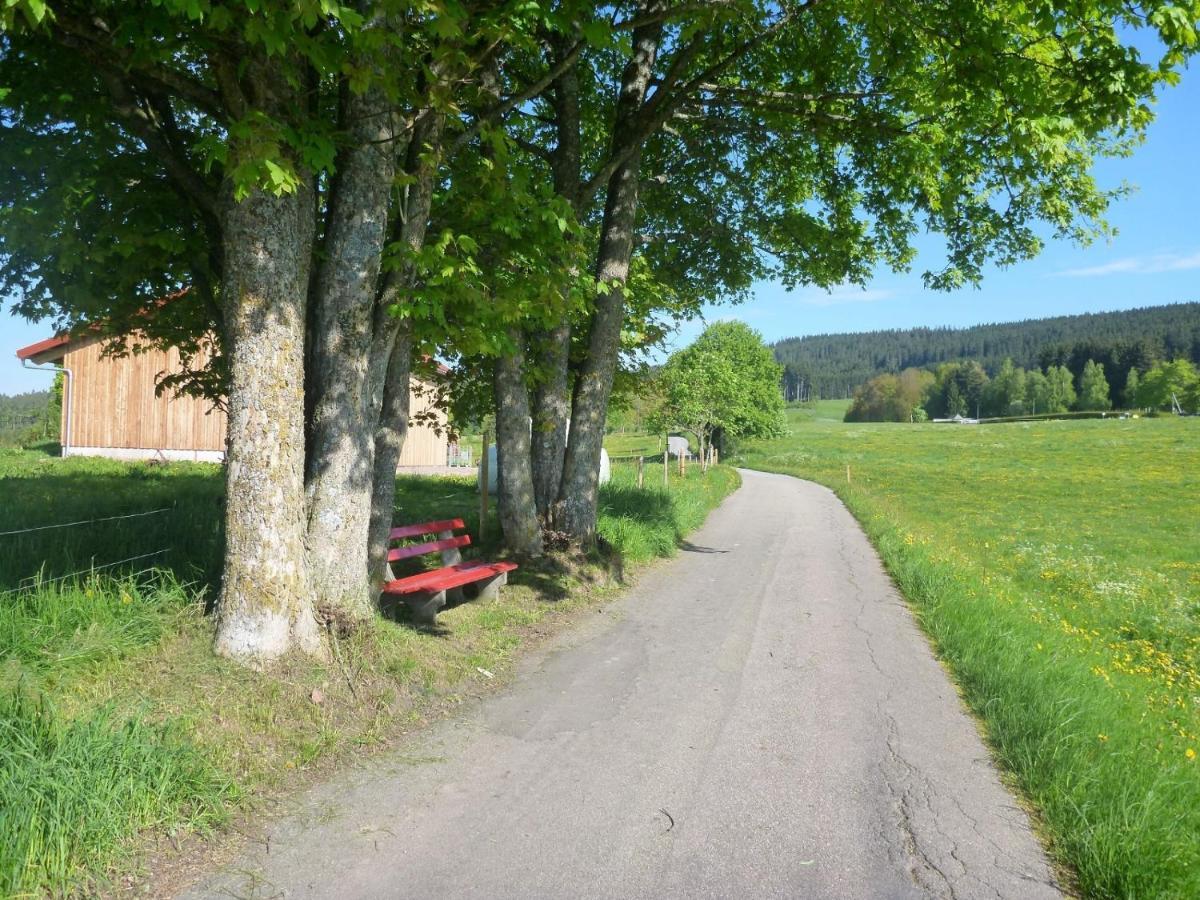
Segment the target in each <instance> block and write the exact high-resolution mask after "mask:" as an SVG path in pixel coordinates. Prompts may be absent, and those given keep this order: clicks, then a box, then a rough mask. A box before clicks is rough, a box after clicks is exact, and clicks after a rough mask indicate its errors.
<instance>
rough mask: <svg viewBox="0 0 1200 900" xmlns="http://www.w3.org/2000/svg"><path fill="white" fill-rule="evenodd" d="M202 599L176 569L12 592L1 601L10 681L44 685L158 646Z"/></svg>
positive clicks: (2, 655)
mask: <svg viewBox="0 0 1200 900" xmlns="http://www.w3.org/2000/svg"><path fill="white" fill-rule="evenodd" d="M195 602H196V601H195V599H194V598H193V595H192V594H191V593H190V592H189V590H188V588H187V586H186V585H183V584H181V583H180V582H179V581H178V580H176V579H175V578H174V576H173V575H171V573H169V572H159V573H152V574H150V575H146V576H142V577H140V578H134V577H123V578H107V577H102V576H93V577H89V578H86V579H84V580H82V581H76V580H74V579H72V580H70V581H58V582H52V583H49V584H46V585H34V586H33V587H31V588H30V589H28V590H23V591H17V592H13V593H10V594H8V595H6V596H4V597H3V598H0V659H3V660H4V661H5V662H4V668H3V669H2V670H0V671H2V672H3V674H4V678H3V681H5V682H8V683H9V684H11V683H12V682H13V681H14V680H16V679H17V678H26V679H29V678H33V679H35V680H36V681H38V682H39V684H40V682H41V679H43V678H62V677H64V676H66V675H68V674H77V673H78V672H79V671H80V670H83V669H86V667H88V666H93V665H99V664H103V663H105V662H108V661H111V660H114V659H119V658H121V657H123V656H125V655H127V654H130V653H133V652H136V651H137V650H140V649H142V648H144V647H147V646H150V645H152V644H154V643H156V642H157V641H158V640H159V639H160V638H161V637H162V636H163V635H164V634H166V633H168V632H169V631H171V630H173V627H174V626H175V625H177V624H178V621H179V617H180V615H181V613H182V612H183V611H185V610H187V609H188V607H189V606H194V605H195ZM3 686H4V685H3V682H0V687H3Z"/></svg>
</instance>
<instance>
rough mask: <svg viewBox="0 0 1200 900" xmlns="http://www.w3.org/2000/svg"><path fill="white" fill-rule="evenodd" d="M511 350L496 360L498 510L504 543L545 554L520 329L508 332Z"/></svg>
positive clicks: (526, 552) (524, 551)
mask: <svg viewBox="0 0 1200 900" xmlns="http://www.w3.org/2000/svg"><path fill="white" fill-rule="evenodd" d="M508 338H509V341H510V342H511V343H512V345H513V349H512V350H511V352H509V353H505V354H503V355H501V356H500V357H498V358H497V359H496V365H495V370H494V375H493V387H494V391H495V395H496V462H497V465H498V469H499V471H498V472H497V473H496V474H497V479H498V485H499V497H498V503H497V510H498V512H499V514H500V527H501V529H502V530H503V532H504V543H505V544H506V545H507V546H508V547H509V548H510V549H511V550H513V551H515V552H517V553H520V554H522V555H524V556H541V554H542V529H541V526H540V524H539V523H538V517H537V506H536V504H535V503H534V488H533V466H532V463H531V455H530V422H529V387H528V385H527V384H526V383H525V347H524V345H523V343H522V335H521V331H520V330H519V329H517V328H512V329H509V333H508Z"/></svg>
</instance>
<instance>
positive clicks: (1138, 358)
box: [774, 303, 1200, 405]
mask: <svg viewBox="0 0 1200 900" xmlns="http://www.w3.org/2000/svg"><path fill="white" fill-rule="evenodd" d="M774 350H775V358H776V359H777V360H779V362H780V363H781V364H783V366H784V374H783V378H782V380H781V385H780V387H781V390H782V392H783V394H784V396H785V398H788V399H791V398H797V399H799V397H800V396H801V395H804V396H807V397H808V398H809V399H814V398H816V397H831V398H833V397H850V396H852V395H853V392H854V389H855V388H856V387H858V386H859V385H862V384H864V383H865V382H867V381H868V380H869V379H871V378H873V377H874V376H876V375H880V374H883V373H885V372H893V373H895V372H902V371H904V370H905V369H908V368H915V369H927V370H929V371H933V370H934V369H936V368H937V367H938V366H939V365H941V364H943V363H947V362H961V361H964V360H968V359H970V360H975V361H976V362H977V363H979V365H980V366H981V367H982V368H983V369H984V371H985V372H986V373H987V374H988V375H990V376H993V377H994V376H995V375H996V374H997V373H998V372H999V371H1000V366H1001V364H1002V363H1003V362H1004V360H1005V359H1011V360H1012V361H1013V363H1014V364H1015V365H1016V366H1020V367H1023V368H1025V369H1027V370H1028V369H1034V368H1038V369H1041V370H1043V371H1044V370H1046V369H1048V368H1050V367H1051V366H1065V367H1066V368H1067V369H1069V370H1070V371H1071V374H1072V377H1073V378H1074V379H1075V380H1076V381H1078V379H1079V378H1080V376H1081V375H1082V374H1083V368H1084V365H1085V364H1086V362H1087V361H1088V360H1089V359H1091V360H1094V361H1095V362H1097V363H1098V364H1099V365H1101V366H1102V367H1103V368H1104V373H1105V378H1106V379H1107V380H1108V383H1109V385H1110V386H1111V388H1115V390H1117V391H1118V392H1119V391H1120V389H1121V388H1122V387H1123V386H1124V384H1125V379H1126V378H1127V377H1128V375H1129V370H1130V369H1132V368H1137V369H1140V370H1141V371H1142V372H1145V371H1147V370H1149V369H1150V368H1151V367H1152V366H1153V365H1154V364H1155V363H1157V362H1159V361H1162V360H1173V359H1187V360H1190V361H1191V362H1192V363H1198V364H1200V303H1177V304H1171V305H1167V306H1151V307H1145V308H1142V309H1132V310H1124V311H1120V312H1106V313H1089V314H1086V315H1078V316H1058V317H1056V318H1052V319H1031V320H1026V321H1022V322H1009V323H1003V324H996V325H977V326H975V327H972V328H912V329H907V330H889V331H873V332H867V333H863V334H829V335H815V336H811V337H803V338H788V339H785V340H782V341H779V342H778V343H776V344H775V345H774ZM1111 388H1110V390H1111ZM1110 400H1112V401H1113V403H1114V405H1116V404H1118V403H1119V398H1118V397H1117V396H1114V395H1112V394H1111V393H1110Z"/></svg>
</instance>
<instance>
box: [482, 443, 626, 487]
mask: <svg viewBox="0 0 1200 900" xmlns="http://www.w3.org/2000/svg"><path fill="white" fill-rule="evenodd" d="M487 463H488V493H489V494H495V493H496V490H497V482H496V475H497V473H498V472H499V471H500V466H499V464H498V463H497V461H496V445H495V444H492V445H490V446H489V447H488V454H487ZM610 478H612V463H610V462H609V460H608V451H607V450H605V449H604V448H603V447H602V448H600V483H601V484H608V481H609V479H610ZM475 483H476V490H478V487H479V485H481V484H483V471H482V470H480V472H479V474H478V475H477V476H476V479H475Z"/></svg>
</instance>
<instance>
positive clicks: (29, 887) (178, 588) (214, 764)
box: [0, 450, 738, 897]
mask: <svg viewBox="0 0 1200 900" xmlns="http://www.w3.org/2000/svg"><path fill="white" fill-rule="evenodd" d="M659 475H660V478H659V479H658V480H653V479H647V482H646V484H645V486H644V487H643V488H638V487H637V483H636V473H635V471H634V467H633V466H632V465H628V464H618V465H615V466H614V468H613V480H612V482H610V483H609V484H608V485H606V486H605V487H604V488H603V489H602V492H601V511H600V518H599V530H600V533H601V535H602V536H603V538H604V539H605V541H606V542H607V552H606V553H603V554H599V555H594V556H591V557H584V556H582V555H579V554H574V555H568V556H565V557H562V556H560V557H557V558H555V559H554V560H552V561H546V562H536V561H535V562H533V563H529V564H526V565H523V566H522V567H521V569H519V570H518V571H517V572H516V573H514V574H513V577H512V581H511V583H510V585H509V586H508V587H507V588H505V589H504V590H503V591H502V592H501V597H500V599H499V600H497V601H494V602H491V603H486V604H473V603H468V604H464V605H462V606H458V607H455V608H453V609H449V610H446V611H444V612H443V613H442V614H441V615H440V616H439V618H438V621H439V624H438V626H437V627H436V628H432V629H430V628H418V627H414V626H412V625H409V624H408V623H407V622H406V621H405V620H404V618H403V614H401V616H400V618H399V620H390V619H380V620H378V621H377V622H376V623H375V625H374V626H373V627H371V628H370V629H366V630H363V631H360V632H358V633H355V634H352V635H337V634H336V633H334V634H331V635H330V641H331V644H330V646H331V653H330V656H329V658H328V659H325V660H323V661H313V660H309V659H292V660H287V661H285V662H284V663H283V664H282V665H280V666H279V667H277V668H276V669H274V670H272V671H271V672H270V673H266V674H264V673H255V672H251V671H249V670H247V669H244V668H243V667H241V666H238V665H233V664H230V663H227V662H225V661H223V660H220V659H217V658H216V657H214V656H213V655H212V653H211V651H210V646H211V641H212V622H211V618H210V617H209V616H208V615H207V614H206V608H207V607H209V606H210V605H211V602H212V599H213V595H214V592H215V589H216V579H217V577H218V575H219V572H220V562H221V547H222V534H221V503H222V483H221V470H220V468H219V467H217V466H213V465H201V464H174V463H172V464H166V465H146V464H129V463H118V462H112V461H108V460H94V459H80V458H74V459H67V460H61V459H56V458H52V457H50V456H47V455H45V454H38V453H33V452H29V451H4V450H0V533H6V534H0V897H9V896H38V895H43V894H51V895H56V896H57V895H70V896H74V895H87V896H91V895H94V894H95V893H99V892H103V891H104V890H105V889H106V885H107V884H109V880H110V879H111V878H112V876H113V875H114V874H126V873H129V872H130V871H131V869H132V868H134V867H135V866H136V864H137V861H138V859H141V858H144V857H143V855H142V854H143V853H144V851H145V850H146V848H147V847H149V846H151V845H153V844H155V843H161V842H162V841H163V840H164V839H166V840H167V841H168V842H169V843H170V844H172V845H174V844H175V843H177V842H179V841H187V840H189V839H190V837H191V836H194V835H197V834H204V833H206V832H208V831H210V830H212V829H214V828H217V827H219V826H220V825H221V824H222V823H223V822H224V821H225V820H226V819H227V817H228V816H229V814H230V812H231V810H234V809H236V808H238V807H239V806H241V805H244V804H245V803H247V802H251V803H252V802H254V800H255V798H261V797H262V796H264V795H268V794H271V793H272V792H274V791H276V790H280V789H282V788H283V787H284V786H285V784H289V785H292V786H294V784H295V775H296V773H297V772H300V773H307V775H308V777H317V776H318V775H319V774H320V773H321V772H323V771H327V770H328V769H329V768H330V767H331V766H333V765H335V764H337V763H338V761H340V760H344V759H346V758H348V757H352V756H354V755H357V754H360V753H363V752H366V751H368V750H370V749H371V748H373V747H378V746H383V745H385V744H387V743H388V741H390V740H391V739H393V738H394V737H395V736H396V735H397V734H399V733H402V732H404V731H406V730H408V729H411V728H414V727H418V726H419V725H420V724H421V723H423V722H425V721H427V720H429V719H431V718H434V717H436V716H438V715H441V714H443V713H444V712H445V711H447V710H451V709H453V708H454V706H455V705H456V704H458V703H460V702H462V699H463V698H464V697H465V696H466V695H468V694H477V693H479V692H480V691H483V690H486V689H487V688H488V687H490V686H492V685H496V684H499V683H502V682H503V680H504V678H505V677H506V676H507V675H508V674H509V673H510V672H511V669H512V663H513V661H514V660H515V659H516V657H517V655H518V653H519V652H520V650H521V648H522V647H525V646H528V645H529V644H530V643H531V642H533V641H536V640H538V639H539V638H540V637H541V636H542V635H544V634H546V633H548V632H549V631H551V630H553V628H555V627H556V623H558V624H561V623H565V622H567V621H569V619H570V616H571V615H573V614H575V613H577V612H579V611H581V610H584V609H586V608H588V606H589V605H593V604H595V603H596V602H597V601H598V600H600V599H603V598H605V597H607V596H610V595H611V593H612V590H613V589H614V588H616V587H618V586H619V585H620V583H621V581H622V580H623V578H624V576H625V575H626V574H627V573H628V571H629V569H630V567H634V568H636V566H637V565H639V564H643V563H645V562H647V561H649V560H651V559H653V558H655V557H660V556H668V555H671V554H672V553H674V552H675V550H676V548H677V546H678V543H679V541H680V540H681V539H682V538H683V536H684V535H686V534H687V533H688V532H690V531H692V530H693V529H695V528H696V527H698V526H699V525H700V524H701V523H702V522H703V521H704V518H705V516H707V514H708V512H709V511H710V510H711V509H712V508H713V507H715V506H716V505H717V504H718V503H719V502H720V501H721V499H722V498H723V497H724V496H725V495H726V494H728V493H729V492H730V491H732V490H733V489H734V488H736V486H737V484H738V476H737V473H736V472H735V471H733V470H732V469H730V468H727V467H718V468H716V469H714V470H712V471H710V472H709V473H707V475H703V476H702V475H701V474H700V473H699V472H698V471H693V472H690V473H689V474H688V477H687V478H686V479H680V478H679V477H678V475H677V474H675V473H672V481H671V484H670V486H669V488H668V489H664V488H663V487H662V485H661V472H660V473H659ZM142 513H151V514H150V515H141V514H142ZM447 516H460V517H462V518H463V519H465V520H466V523H467V528H468V530H469V532H470V533H471V534H472V536H473V537H476V538H478V537H479V534H480V529H479V526H480V521H479V498H478V495H477V494H476V493H475V488H474V482H473V480H472V479H470V478H401V479H399V481H398V485H397V498H396V513H395V519H396V521H398V522H399V521H404V522H419V521H427V520H430V519H435V518H445V517H447ZM117 517H120V518H117ZM94 520H102V521H94ZM69 522H84V523H88V524H78V525H72V526H71V527H67V528H45V529H42V530H36V531H24V530H25V529H30V528H38V527H40V526H44V525H54V524H60V523H69ZM485 524H486V526H487V527H486V529H485V532H484V539H483V540H482V541H477V544H478V545H479V546H478V547H477V550H476V551H475V552H478V553H479V554H480V555H491V554H494V553H496V552H497V548H496V546H495V539H496V536H497V534H498V531H497V524H496V519H495V510H494V506H493V508H492V510H491V511H490V513H489V516H488V520H487V522H486V523H485ZM19 531H22V532H23V533H12V532H19ZM155 551H160V552H155ZM143 554H153V555H151V556H149V557H146V558H138V557H140V556H142V555H143ZM123 559H132V561H131V562H129V563H126V564H125V565H122V566H115V567H106V566H107V564H108V563H110V562H114V561H118V560H123ZM81 570H83V571H81Z"/></svg>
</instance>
